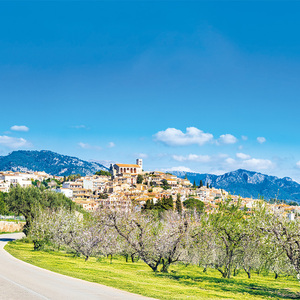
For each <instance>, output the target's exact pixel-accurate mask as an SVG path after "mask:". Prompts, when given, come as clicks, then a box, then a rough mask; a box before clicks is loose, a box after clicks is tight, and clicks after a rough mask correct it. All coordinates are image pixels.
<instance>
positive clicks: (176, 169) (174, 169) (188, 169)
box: [162, 166, 194, 172]
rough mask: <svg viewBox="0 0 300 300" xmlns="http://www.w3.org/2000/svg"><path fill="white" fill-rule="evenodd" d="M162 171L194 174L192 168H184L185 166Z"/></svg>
mask: <svg viewBox="0 0 300 300" xmlns="http://www.w3.org/2000/svg"><path fill="white" fill-rule="evenodd" d="M162 171H163V172H166V171H180V172H194V171H193V170H191V169H190V168H188V167H184V166H178V167H172V168H169V169H163V170H162Z"/></svg>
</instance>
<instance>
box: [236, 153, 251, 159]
mask: <svg viewBox="0 0 300 300" xmlns="http://www.w3.org/2000/svg"><path fill="white" fill-rule="evenodd" d="M236 157H237V158H240V159H249V158H251V156H250V155H248V154H245V153H237V154H236Z"/></svg>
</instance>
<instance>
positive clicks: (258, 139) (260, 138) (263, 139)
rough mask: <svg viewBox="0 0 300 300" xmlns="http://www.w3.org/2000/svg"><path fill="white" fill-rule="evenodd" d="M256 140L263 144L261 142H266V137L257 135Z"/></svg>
mask: <svg viewBox="0 0 300 300" xmlns="http://www.w3.org/2000/svg"><path fill="white" fill-rule="evenodd" d="M257 141H258V142H259V143H260V144H263V143H265V142H266V138H264V137H263V136H259V137H258V138H257Z"/></svg>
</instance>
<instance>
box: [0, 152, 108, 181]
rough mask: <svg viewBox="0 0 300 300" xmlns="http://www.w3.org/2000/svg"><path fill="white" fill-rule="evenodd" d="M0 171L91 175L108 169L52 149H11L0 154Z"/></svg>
mask: <svg viewBox="0 0 300 300" xmlns="http://www.w3.org/2000/svg"><path fill="white" fill-rule="evenodd" d="M0 170H1V171H21V172H22V171H23V172H24V171H44V172H46V173H48V174H51V175H57V176H64V175H66V176H67V175H70V174H81V175H83V176H85V175H92V174H95V172H97V171H99V170H108V169H107V167H105V166H103V165H102V164H100V163H98V162H95V161H93V162H88V161H84V160H81V159H79V158H77V157H72V156H67V155H61V154H58V153H55V152H52V151H47V150H42V151H25V150H19V151H13V152H11V153H10V154H8V155H7V156H0Z"/></svg>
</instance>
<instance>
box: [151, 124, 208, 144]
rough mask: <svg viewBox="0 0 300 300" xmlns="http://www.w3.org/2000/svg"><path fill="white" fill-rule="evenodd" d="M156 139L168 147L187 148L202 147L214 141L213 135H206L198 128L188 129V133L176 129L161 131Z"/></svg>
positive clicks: (155, 136)
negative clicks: (192, 146) (189, 146)
mask: <svg viewBox="0 0 300 300" xmlns="http://www.w3.org/2000/svg"><path fill="white" fill-rule="evenodd" d="M154 139H155V140H156V141H158V142H162V143H164V144H165V145H168V146H186V145H194V144H196V145H199V146H202V145H204V144H205V143H208V142H210V141H212V140H213V135H212V134H211V133H205V132H203V131H202V130H200V129H198V128H196V127H188V128H186V133H183V132H182V131H181V130H179V129H176V128H168V129H166V130H164V131H159V132H158V133H156V134H155V135H154Z"/></svg>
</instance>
